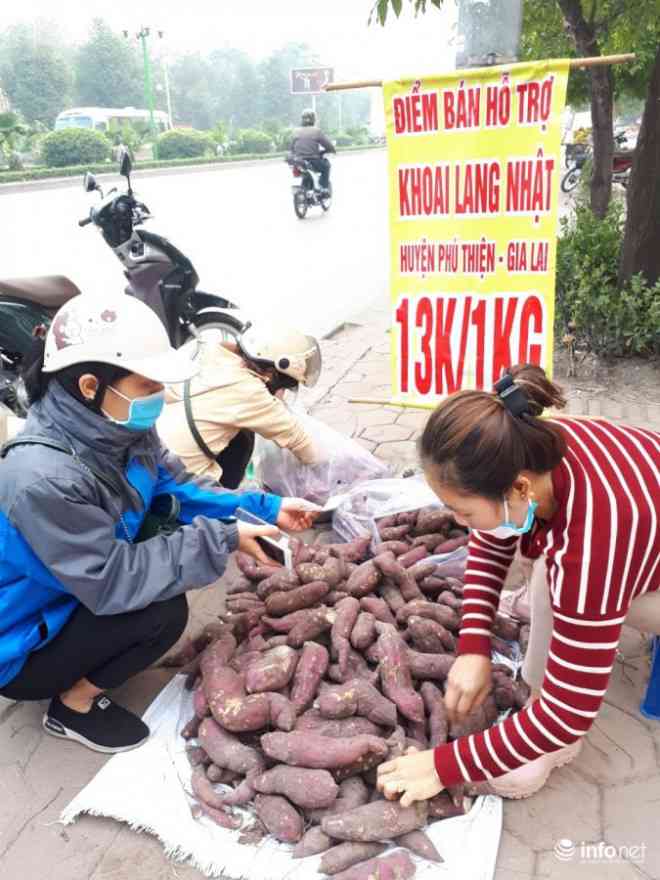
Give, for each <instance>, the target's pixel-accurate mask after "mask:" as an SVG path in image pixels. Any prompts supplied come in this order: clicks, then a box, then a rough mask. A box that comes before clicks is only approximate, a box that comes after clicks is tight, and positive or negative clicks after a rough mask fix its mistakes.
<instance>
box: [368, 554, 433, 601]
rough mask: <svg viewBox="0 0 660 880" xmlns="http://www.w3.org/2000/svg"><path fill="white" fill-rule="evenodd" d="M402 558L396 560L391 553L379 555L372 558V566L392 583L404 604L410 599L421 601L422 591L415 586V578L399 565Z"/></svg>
mask: <svg viewBox="0 0 660 880" xmlns="http://www.w3.org/2000/svg"><path fill="white" fill-rule="evenodd" d="M401 559H403V557H399V559H398V560H397V559H396V558H395V557H394V554H393V553H381V554H379V555H378V556H376V557H375V558H374V565H376V567H377V568H379V569H380V571H381V572H382V573H383V575H385V577H386V578H389V579H390V580H392V581H394V583H395V584H396V585H397V587H398V588H399V590H400V592H401V595H402V596H403V598H404V600H405V601H406V602H409V601H410V600H411V599H422V598H423V594H422V591H421V590H420V589H419V587H418V586H417V581H416V580H415V578H414V577H413V576H412V575H411V574H410V572H409V571H407V570H406V569H405V568H404V567H403V564H402V563H401Z"/></svg>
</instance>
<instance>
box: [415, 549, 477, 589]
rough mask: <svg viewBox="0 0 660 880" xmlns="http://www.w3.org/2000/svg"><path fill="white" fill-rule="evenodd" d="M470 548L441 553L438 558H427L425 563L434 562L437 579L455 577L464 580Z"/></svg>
mask: <svg viewBox="0 0 660 880" xmlns="http://www.w3.org/2000/svg"><path fill="white" fill-rule="evenodd" d="M467 558H468V548H467V547H459V548H458V549H457V550H452V552H451V553H440V554H438V555H437V556H427V557H426V559H424V560H423V562H425V563H426V562H434V563H435V571H434V572H433V574H434V576H435V577H453V578H458V579H459V580H461V581H462V580H463V578H464V577H465V568H466V565H467Z"/></svg>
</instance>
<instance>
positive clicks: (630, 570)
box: [378, 365, 660, 805]
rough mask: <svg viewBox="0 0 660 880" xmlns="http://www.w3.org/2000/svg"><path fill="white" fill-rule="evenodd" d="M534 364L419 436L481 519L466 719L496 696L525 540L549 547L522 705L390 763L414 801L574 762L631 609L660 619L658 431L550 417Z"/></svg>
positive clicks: (649, 627)
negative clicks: (497, 622)
mask: <svg viewBox="0 0 660 880" xmlns="http://www.w3.org/2000/svg"><path fill="white" fill-rule="evenodd" d="M564 403H565V400H564V398H563V395H562V392H561V389H560V388H559V387H558V386H557V385H555V384H553V383H552V382H550V381H549V380H548V379H547V377H546V375H545V373H544V371H543V370H542V369H541V368H539V367H535V366H531V365H524V366H517V367H512V368H511V369H510V370H509V374H508V375H507V376H505V378H504V379H503V380H501V381H500V382H498V384H497V386H496V391H495V393H493V394H490V393H487V392H482V391H462V392H459V393H457V394H455V395H453V396H452V397H450V398H448V399H447V400H446V401H444V402H443V403H442V404H441V405H440V406H439V407H438V408H437V409H436V410H435V412H434V413H433V415H432V416H431V417H430V419H429V421H428V423H427V425H426V428H425V430H424V433H423V436H422V438H421V441H420V452H421V457H422V462H423V465H424V469H425V472H426V476H427V479H428V481H429V484H430V485H431V486H432V488H433V489H434V491H435V492H436V494H437V495H438V497H439V498H440V499H441V500H442V501H443V502H444V503H445V504H446V505H447V507H449V508H450V509H451V510H452V511H453V513H454V516H455V518H456V520H457V521H458V522H459V523H461V524H462V525H465V526H468V527H469V528H470V529H471V530H472V533H471V537H470V543H469V547H468V550H469V554H468V561H467V569H466V574H465V590H464V602H463V619H462V625H461V631H460V636H459V642H458V649H457V654H458V657H457V660H456V662H455V663H454V665H453V667H452V670H451V672H450V674H449V678H448V681H447V687H446V694H445V701H446V705H447V711H448V714H449V716H450V718H451V719H457V720H460V719H461V718H463V717H465V716H466V715H467V714H468V713H469V712H470V711H472V710H473V709H475V708H476V707H477V706H479V705H480V704H481V703H482V702H483V700H484V699H485V698H486V696H487V694H488V692H489V690H490V683H491V661H490V636H491V626H492V622H493V618H494V616H495V612H496V609H497V606H498V602H499V597H500V591H501V589H502V584H503V582H504V580H505V578H506V575H507V571H508V569H509V566H510V563H511V560H512V558H513V556H514V554H515V552H516V549H519V550H520V552H521V553H522V555H523V556H525V557H527V558H531V559H536V560H537V561H536V562H535V564H534V573H533V576H532V584H531V598H532V602H531V611H532V617H531V637H530V644H529V648H528V652H527V656H526V659H525V665H524V667H523V677H524V678H525V680H526V681H527V682H528V684H529V685H530V687H531V689H532V694H531V698H530V700H529V701H528V703H527V705H526V706H525V708H524V709H522V710H521V711H519V712H516V713H515V714H513V715H511V716H509V717H508V718H507V719H506V720H505V721H503V722H501V723H499V724H497V725H495V726H493V727H491V728H490V729H489V730H486V731H484V732H482V733H477V734H472V735H470V736H465V737H461V738H459V739H457V740H455V741H454V742H452V743H449V744H446V745H442V746H439V747H438V748H436V749H431V750H428V751H423V752H418V753H416V754H413V755H408V756H405V757H402V758H398V759H396V760H394V761H389V762H387V763H385V764H382V765H381V766H380V767H379V770H378V773H379V788H380V790H381V791H383V792H384V794H385V795H386V797H388V798H389V799H395V798H398V797H399V796H401V802H402V803H403V804H404V805H407V804H410V803H412V802H413V801H416V800H424V799H426V798H429V797H433V796H434V795H435V794H437V793H438V792H439V791H441V790H442V789H443V788H447V787H450V786H454V785H458V784H461V783H468V784H470V783H477V784H480V785H478V786H477V790H480V791H489V792H493V793H496V794H500V795H503V796H507V797H526V796H528V795H530V794H532V793H533V792H534V791H536V790H538V789H539V788H540V787H541V786H542V785H543V784H544V782H545V781H546V779H547V777H548V775H549V773H550V772H551V770H552V769H553V768H554V767H557V766H561V765H562V764H565V763H567V762H568V761H570V760H571V759H572V758H573V757H574V756H575V755H576V754H577V752H578V750H579V748H580V746H581V739H582V737H583V736H584V735H585V734H586V733H587V732H588V731H589V728H590V727H591V725H592V724H593V722H594V719H595V718H596V716H597V715H598V711H599V708H600V705H601V702H602V700H603V697H604V695H605V692H606V690H607V684H608V680H609V677H610V673H611V671H612V667H613V664H614V660H615V654H616V648H617V645H618V643H619V638H620V635H621V627H622V625H623V624H624V623H626V624H627V625H630V626H633V627H635V628H636V629H639V630H641V631H643V632H647V633H655V634H660V528H659V526H658V520H659V519H660V480H659V464H660V434H658V433H656V432H653V431H647V430H643V429H641V428H633V427H625V426H622V425H615V424H613V423H610V422H607V421H604V420H601V419H571V418H561V419H554V418H553V419H549V418H545V419H541V418H540V416H541V414H542V412H543V409H544V408H545V407H555V408H560V407H562V406H563V405H564Z"/></svg>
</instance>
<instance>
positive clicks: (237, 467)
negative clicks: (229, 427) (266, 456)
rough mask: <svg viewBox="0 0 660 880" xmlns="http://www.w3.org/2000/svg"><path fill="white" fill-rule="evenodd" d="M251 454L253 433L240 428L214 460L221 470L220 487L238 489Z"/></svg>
mask: <svg viewBox="0 0 660 880" xmlns="http://www.w3.org/2000/svg"><path fill="white" fill-rule="evenodd" d="M253 452H254V431H249V430H248V429H247V428H242V429H241V430H240V431H239V432H238V434H236V436H235V437H232V439H231V440H230V441H229V443H228V444H227V445H226V446H225V448H224V449H223V450H222V452H221V453H220V454H219V455H217V456H216V458H215V460H216V461H217V462H218V464H219V465H220V467H221V468H222V476H221V477H220V485H221V486H224V488H225V489H238V487H239V486H240V484H241V480H242V479H243V477H244V476H245V471H246V470H247V466H248V465H249V464H250V459H251V458H252V453H253Z"/></svg>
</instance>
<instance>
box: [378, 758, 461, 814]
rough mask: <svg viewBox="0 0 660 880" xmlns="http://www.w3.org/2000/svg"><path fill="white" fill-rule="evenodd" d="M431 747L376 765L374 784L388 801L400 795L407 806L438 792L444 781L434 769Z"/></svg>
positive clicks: (404, 805) (441, 788) (433, 795)
mask: <svg viewBox="0 0 660 880" xmlns="http://www.w3.org/2000/svg"><path fill="white" fill-rule="evenodd" d="M433 752H434V750H433V749H427V750H426V751H423V752H413V753H412V754H408V755H403V756H402V757H400V758H395V759H394V760H393V761H386V762H385V763H384V764H381V765H380V767H378V771H377V773H378V780H377V782H376V787H377V789H378V791H380V792H382V793H383V794H384V795H385V797H386V798H387V800H388V801H394V800H397V798H398V796H399V794H400V795H401V801H400V802H401V806H402V807H409V806H410V805H411V804H412V803H414V802H415V801H425V800H428V798H432V797H435V795H436V794H439V793H440V792H441V791H442V790H443V788H444V785H443V784H442V782H441V781H440V777H439V776H438V773H437V771H436V769H435V760H434V757H433Z"/></svg>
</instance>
